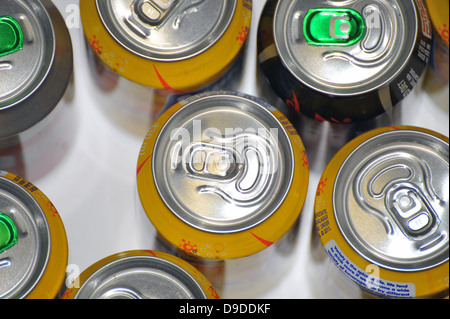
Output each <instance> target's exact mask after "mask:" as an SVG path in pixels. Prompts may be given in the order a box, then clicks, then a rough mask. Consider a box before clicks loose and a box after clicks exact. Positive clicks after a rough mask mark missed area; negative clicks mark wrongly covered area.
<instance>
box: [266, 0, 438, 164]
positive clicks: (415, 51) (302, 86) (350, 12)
mask: <svg viewBox="0 0 450 319" xmlns="http://www.w3.org/2000/svg"><path fill="white" fill-rule="evenodd" d="M431 39H432V32H431V23H430V20H429V17H428V14H427V10H426V7H425V5H424V3H423V1H422V0H417V1H416V0H408V1H384V0H383V1H371V0H361V1H346V2H344V3H341V2H336V1H325V0H324V1H316V0H309V1H303V0H302V1H300V0H297V1H277V0H269V1H267V3H266V5H265V7H264V10H263V12H262V16H261V19H260V22H259V28H258V43H257V50H258V62H259V65H260V70H261V72H262V73H263V75H264V76H263V78H265V80H266V81H267V82H268V83H269V85H270V87H271V88H272V90H273V92H274V94H275V96H277V97H279V98H280V99H281V100H282V101H283V102H284V106H285V107H286V108H288V110H287V112H288V114H289V116H290V119H291V121H292V122H293V123H295V125H296V127H297V128H298V130H299V132H300V135H301V136H302V137H303V135H305V138H304V139H303V140H304V143H305V145H306V148H307V151H308V155H310V162H315V158H314V156H315V155H314V154H315V153H316V152H317V147H318V145H321V144H320V143H319V142H320V141H319V137H320V136H321V135H324V134H328V131H329V135H330V136H333V135H334V137H332V138H331V139H334V141H331V142H330V141H329V143H328V144H329V145H327V146H326V147H325V148H331V149H332V150H333V151H332V152H330V154H329V155H327V159H326V161H325V162H328V160H329V159H331V156H332V155H334V154H335V152H336V151H337V150H338V149H339V148H340V147H342V146H343V145H344V144H345V143H346V142H348V141H350V140H351V139H352V138H354V137H355V136H357V135H359V134H361V133H362V132H364V131H367V130H370V129H373V128H376V127H380V126H387V125H392V124H401V121H402V118H401V113H402V112H400V102H401V101H403V100H404V98H405V97H406V96H407V95H409V94H410V93H411V92H412V91H413V89H414V88H415V87H416V86H417V84H418V83H419V82H420V80H421V78H422V74H423V73H424V71H425V69H426V66H427V63H428V61H429V58H430V51H431ZM405 104H406V103H405ZM409 104H410V103H408V105H406V107H407V106H410V105H409ZM403 108H405V107H402V109H403ZM296 122H298V123H296ZM316 122H318V123H316ZM310 130H312V131H313V134H311V133H310V132H309V131H310ZM303 131H306V132H303ZM310 135H312V136H314V138H312V140H311V141H310V140H309V139H307V138H306V137H307V136H310ZM317 157H319V155H318V156H317Z"/></svg>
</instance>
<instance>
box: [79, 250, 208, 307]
mask: <svg viewBox="0 0 450 319" xmlns="http://www.w3.org/2000/svg"><path fill="white" fill-rule="evenodd" d="M75 298H78V299H144V298H145V299H147V298H151V299H154V298H158V299H181V298H182V299H186V298H190V299H204V298H206V295H205V293H204V292H203V290H202V288H201V286H200V285H199V284H198V283H197V281H196V280H195V279H194V277H192V276H191V275H190V274H189V273H188V272H187V271H185V270H184V269H183V268H182V267H180V266H179V265H177V264H175V263H173V262H171V261H169V260H166V259H163V258H160V257H156V256H147V255H132V256H125V257H121V258H119V259H116V260H113V261H111V262H109V263H107V264H105V265H103V266H102V267H100V268H99V269H97V270H96V271H95V272H94V273H93V274H92V275H91V276H89V278H87V279H86V281H85V282H84V283H83V284H82V286H81V287H80V289H79V290H78V292H77V294H76V296H75Z"/></svg>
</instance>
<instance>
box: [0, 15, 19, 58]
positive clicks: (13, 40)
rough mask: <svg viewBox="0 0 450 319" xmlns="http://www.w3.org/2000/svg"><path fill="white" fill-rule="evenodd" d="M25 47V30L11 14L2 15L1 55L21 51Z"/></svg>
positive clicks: (0, 25) (0, 32) (0, 18)
mask: <svg viewBox="0 0 450 319" xmlns="http://www.w3.org/2000/svg"><path fill="white" fill-rule="evenodd" d="M22 47H23V31H22V28H21V27H20V24H19V23H18V22H17V21H16V20H15V19H14V18H13V17H11V16H3V17H0V57H2V56H5V55H8V54H11V53H14V52H16V51H19V50H20V49H22Z"/></svg>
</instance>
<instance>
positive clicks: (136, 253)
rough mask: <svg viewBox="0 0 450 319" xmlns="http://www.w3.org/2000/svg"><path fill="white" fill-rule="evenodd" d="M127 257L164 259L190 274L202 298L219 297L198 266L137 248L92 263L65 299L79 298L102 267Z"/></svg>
mask: <svg viewBox="0 0 450 319" xmlns="http://www.w3.org/2000/svg"><path fill="white" fill-rule="evenodd" d="M127 258H147V259H148V258H150V259H151V260H153V261H155V260H156V261H163V262H165V263H167V264H170V265H171V266H173V267H174V269H180V270H182V273H183V274H185V275H186V276H188V278H189V280H191V282H192V284H194V285H195V287H196V288H197V289H198V290H199V292H200V293H201V298H203V299H212V298H215V299H217V298H218V295H217V292H216V290H215V289H214V287H212V285H211V283H210V282H209V280H208V279H207V278H206V277H205V276H204V275H203V274H202V273H201V272H200V271H199V270H197V269H196V268H194V267H193V266H192V265H190V264H189V263H187V262H186V261H184V260H182V259H180V258H178V257H176V256H174V255H171V254H168V253H165V252H160V251H154V250H142V249H136V250H127V251H123V252H119V253H115V254H112V255H109V256H107V257H104V258H102V259H100V260H98V261H96V262H95V263H93V264H92V265H90V266H89V267H88V268H86V269H85V270H84V271H83V272H82V273H81V274H80V275H79V276H78V278H76V279H75V280H74V281H73V283H72V284H71V285H70V286H69V287H68V288H67V290H66V291H65V293H64V295H63V296H62V298H63V299H76V298H79V294H80V291H81V288H82V287H83V286H84V285H85V283H86V282H88V280H89V279H90V278H91V277H93V276H94V275H95V274H96V273H98V272H99V271H100V270H101V269H103V268H104V267H108V265H111V264H113V263H116V262H120V261H121V260H122V259H127Z"/></svg>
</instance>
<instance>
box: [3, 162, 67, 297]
mask: <svg viewBox="0 0 450 319" xmlns="http://www.w3.org/2000/svg"><path fill="white" fill-rule="evenodd" d="M67 260H68V246H67V238H66V232H65V229H64V224H63V222H62V220H61V217H60V215H59V214H58V212H57V210H56V208H55V207H54V206H53V204H52V203H51V202H50V200H49V199H48V198H47V197H46V196H45V195H44V194H43V193H42V192H41V191H40V190H39V189H38V188H37V187H36V186H34V185H33V184H32V183H30V182H29V181H27V180H26V179H24V178H22V177H20V176H18V175H15V174H12V173H8V172H5V171H1V170H0V282H1V285H0V298H12V299H18V298H29V299H54V298H56V297H57V296H58V293H59V292H60V289H61V288H62V287H63V284H64V280H65V276H66V267H67Z"/></svg>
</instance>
